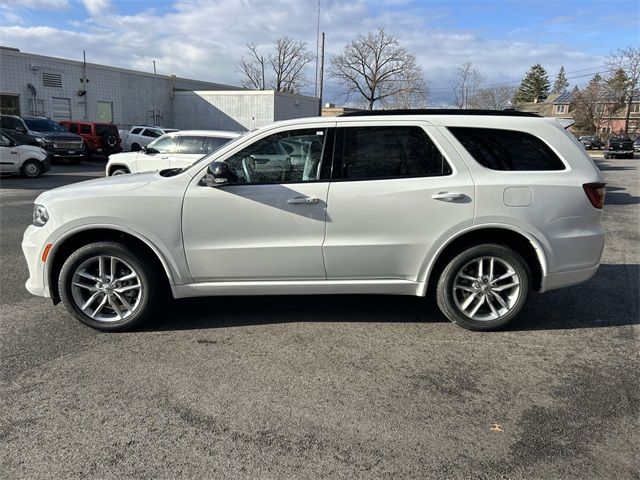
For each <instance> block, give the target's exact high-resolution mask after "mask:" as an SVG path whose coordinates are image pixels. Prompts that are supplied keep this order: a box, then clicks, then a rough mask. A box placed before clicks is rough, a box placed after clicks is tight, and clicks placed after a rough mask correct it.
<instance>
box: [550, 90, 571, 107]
mask: <svg viewBox="0 0 640 480" xmlns="http://www.w3.org/2000/svg"><path fill="white" fill-rule="evenodd" d="M572 96H573V93H571V92H564V93H561V94H560V95H558V96H557V97H556V98H554V99H553V103H554V105H557V104H567V105H568V104H570V103H571V97H572Z"/></svg>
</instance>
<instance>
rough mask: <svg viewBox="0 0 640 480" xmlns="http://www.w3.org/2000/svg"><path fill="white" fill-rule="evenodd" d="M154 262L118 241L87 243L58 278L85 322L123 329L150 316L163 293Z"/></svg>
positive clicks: (69, 304)
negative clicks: (161, 292)
mask: <svg viewBox="0 0 640 480" xmlns="http://www.w3.org/2000/svg"><path fill="white" fill-rule="evenodd" d="M152 265H153V262H151V261H150V260H149V259H147V258H146V256H145V255H144V254H142V252H137V251H134V250H133V249H131V248H130V247H128V246H127V245H124V244H122V243H117V242H97V243H91V244H89V245H85V246H84V247H81V248H79V249H78V250H76V251H75V252H74V253H72V254H71V255H70V256H69V258H67V260H66V261H65V262H64V265H63V266H62V270H61V272H60V277H59V280H58V289H59V292H60V297H61V300H62V302H63V303H64V305H65V307H66V308H67V310H68V311H69V312H71V313H72V314H73V315H74V316H75V317H76V318H77V319H78V320H80V321H81V322H82V323H84V324H86V325H88V326H90V327H93V328H97V329H99V330H111V331H122V330H128V329H131V328H133V327H134V326H136V325H139V324H140V323H141V322H142V321H143V320H145V319H146V318H147V317H148V316H149V315H150V313H151V312H152V310H153V307H154V306H156V305H157V303H158V302H159V300H160V298H161V296H160V293H159V290H160V284H159V282H158V280H157V278H158V277H159V275H158V274H157V273H156V272H154V271H153V268H152Z"/></svg>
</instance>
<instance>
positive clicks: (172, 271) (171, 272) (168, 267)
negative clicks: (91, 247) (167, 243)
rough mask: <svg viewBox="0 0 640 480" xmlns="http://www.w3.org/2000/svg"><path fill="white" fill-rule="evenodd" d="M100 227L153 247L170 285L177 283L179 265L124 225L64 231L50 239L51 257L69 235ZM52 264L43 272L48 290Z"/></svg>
mask: <svg viewBox="0 0 640 480" xmlns="http://www.w3.org/2000/svg"><path fill="white" fill-rule="evenodd" d="M98 229H105V230H113V231H115V232H123V233H126V234H128V235H131V236H132V237H135V238H137V239H138V240H140V241H141V242H142V243H144V244H145V245H146V246H148V247H149V248H150V249H151V251H152V252H153V253H154V254H155V255H156V257H158V260H160V263H161V264H162V268H163V269H164V271H165V274H166V275H167V279H168V280H169V284H170V285H175V284H176V279H177V278H179V273H178V272H179V269H178V267H177V265H174V264H171V263H170V262H168V261H167V259H166V256H165V255H164V254H163V253H162V252H161V251H160V250H159V249H158V248H157V247H156V246H155V245H154V244H153V243H152V242H151V241H149V239H147V238H146V237H144V236H143V235H140V233H138V232H136V231H134V230H132V229H130V228H128V227H124V226H122V225H113V224H102V223H92V224H87V225H82V226H79V227H75V228H72V229H71V230H68V231H66V232H64V233H63V234H62V235H61V236H60V237H58V238H56V239H55V240H48V243H53V247H52V249H51V252H50V253H49V255H50V257H51V258H55V255H56V254H57V252H58V249H59V247H60V245H61V244H63V243H64V241H65V240H67V239H68V238H69V237H72V236H73V235H75V234H77V233H80V232H83V231H87V230H98ZM52 264H53V262H51V261H47V262H45V264H44V272H43V273H44V282H43V283H44V287H45V289H47V290H50V285H49V276H50V275H51V265H52ZM187 283H188V281H187Z"/></svg>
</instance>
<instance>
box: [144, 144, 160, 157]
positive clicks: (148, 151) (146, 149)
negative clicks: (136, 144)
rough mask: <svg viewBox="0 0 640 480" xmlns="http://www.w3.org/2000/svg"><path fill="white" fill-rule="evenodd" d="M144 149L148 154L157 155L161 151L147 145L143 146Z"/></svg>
mask: <svg viewBox="0 0 640 480" xmlns="http://www.w3.org/2000/svg"><path fill="white" fill-rule="evenodd" d="M142 151H143V152H144V153H146V154H147V155H155V154H156V153H160V152H159V151H158V150H156V149H155V148H153V147H147V146H144V147H142Z"/></svg>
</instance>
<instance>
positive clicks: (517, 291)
mask: <svg viewBox="0 0 640 480" xmlns="http://www.w3.org/2000/svg"><path fill="white" fill-rule="evenodd" d="M530 279H531V274H530V271H529V267H528V265H527V263H526V261H525V260H524V258H522V255H520V254H519V253H518V252H516V251H515V250H513V249H511V248H509V247H506V246H504V245H498V244H482V245H477V246H474V247H471V248H469V249H467V250H465V251H463V252H461V253H459V254H458V255H457V256H455V257H454V258H453V259H452V260H451V261H450V262H449V263H448V264H447V266H446V267H445V268H444V270H443V271H442V274H441V276H440V279H439V281H438V285H437V291H436V295H437V302H438V306H439V307H440V310H442V313H444V315H445V316H446V317H447V318H448V319H449V320H451V321H452V322H455V323H457V324H458V325H460V326H462V327H464V328H467V329H469V330H495V329H497V328H500V327H503V326H505V325H506V324H508V323H509V322H511V321H512V320H513V319H514V318H515V317H516V316H517V315H518V313H520V311H521V310H522V307H523V306H524V304H525V302H526V300H527V297H528V295H529V287H530V284H531V280H530Z"/></svg>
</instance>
